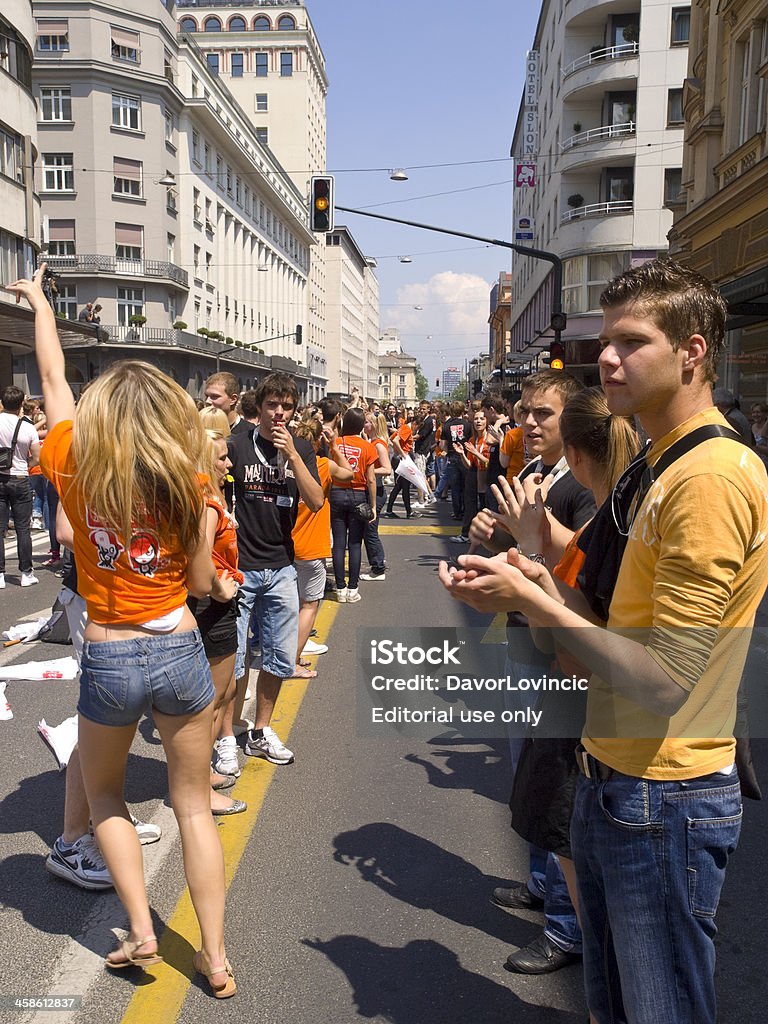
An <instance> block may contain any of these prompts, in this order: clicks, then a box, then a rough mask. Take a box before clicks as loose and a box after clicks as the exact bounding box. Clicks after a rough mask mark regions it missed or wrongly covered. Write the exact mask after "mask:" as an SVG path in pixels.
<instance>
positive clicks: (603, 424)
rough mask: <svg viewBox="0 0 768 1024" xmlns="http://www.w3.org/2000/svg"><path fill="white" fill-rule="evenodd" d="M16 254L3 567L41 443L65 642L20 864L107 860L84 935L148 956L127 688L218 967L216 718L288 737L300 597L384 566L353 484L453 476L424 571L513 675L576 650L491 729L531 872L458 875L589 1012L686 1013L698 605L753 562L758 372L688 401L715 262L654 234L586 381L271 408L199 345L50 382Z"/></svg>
mask: <svg viewBox="0 0 768 1024" xmlns="http://www.w3.org/2000/svg"><path fill="white" fill-rule="evenodd" d="M43 273H44V271H43V270H41V271H40V272H38V274H37V275H36V278H35V279H34V281H32V282H30V281H18V282H16V284H14V285H12V286H11V288H12V289H13V290H15V291H16V293H17V295H19V296H23V297H25V298H27V299H28V301H29V302H30V305H31V306H32V308H33V310H34V311H35V315H36V350H37V359H38V365H39V369H40V375H41V380H42V383H43V398H44V408H45V418H44V420H42V419H40V421H39V422H38V425H37V426H35V424H34V417H33V416H32V414H33V413H34V414H35V415H36V410H32V409H30V410H28V411H29V413H30V415H31V418H30V420H25V419H24V418H23V415H22V414H23V412H24V405H23V403H24V396H23V394H22V393H21V392H20V391H18V389H13V388H6V390H5V392H4V393H3V406H4V411H3V413H2V414H0V452H2V448H3V446H5V447H10V448H11V449H12V452H11V458H12V461H11V463H9V464H10V465H11V466H12V470H13V471H12V472H11V473H10V474H8V476H9V477H10V482H9V481H6V478H5V477H4V476H3V475H2V473H0V514H2V515H4V516H5V519H4V520H0V526H2V527H3V532H4V528H5V526H7V511H5V512H3V509H4V508H6V509H10V510H11V511H12V512H13V515H14V519H15V521H16V530H17V535H18V541H19V564H20V569H21V571H22V585H28V584H25V583H24V574H25V573H31V569H32V564H31V545H30V543H29V541H28V537H29V530H28V528H27V530H26V532H25V530H24V528H23V526H22V529H19V527H20V525H22V524H23V522H24V521H25V516H27V505H28V506H29V510H28V511H29V516H28V518H27V526H28V522H29V519H30V518H31V514H32V490H31V487H30V485H29V480H28V479H27V478H26V474H28V473H29V471H30V468H31V467H34V465H35V464H36V463H38V462H39V463H40V465H41V468H42V472H43V474H44V479H45V480H47V481H48V483H47V485H46V486H47V487H51V489H52V490H53V491H54V493H55V495H56V500H55V501H54V502H53V503H49V517H52V518H53V520H54V522H53V527H52V528H53V529H54V530H55V537H56V546H57V550H58V548H59V547H60V546H61V545H63V546H64V547H65V548H67V549H69V550H71V551H73V552H74V560H72V561H71V562H70V564H69V565H68V566H67V568H66V577H65V579H64V587H63V591H62V602H63V603H64V604H65V607H66V610H67V617H68V620H69V623H70V632H71V635H72V638H73V642H74V644H75V651H76V654H77V657H78V659H79V662H80V667H81V681H80V698H79V701H78V708H77V710H78V715H79V726H78V745H77V747H76V749H75V751H74V752H73V755H72V757H71V758H70V762H69V766H68V771H67V784H66V800H65V808H64V823H63V831H62V834H61V836H60V837H59V838H58V839H57V840H56V842H55V844H54V847H53V849H52V850H51V853H50V855H49V857H48V860H47V867H48V868H49V870H50V871H51V872H52V873H53V874H56V875H58V876H59V877H62V878H65V879H67V880H68V881H70V882H73V883H74V884H77V885H80V886H83V887H84V888H88V889H103V888H109V887H112V886H114V887H115V889H116V891H117V893H118V895H119V896H120V898H121V900H122V902H123V904H124V907H125V909H126V913H127V915H128V919H129V931H128V935H127V937H126V939H125V940H124V941H122V942H121V943H120V944H119V946H118V948H117V949H116V950H114V951H113V952H112V953H110V954H109V955H108V956H107V959H106V966H107V967H108V968H109V969H122V968H124V967H127V966H130V965H138V966H141V967H147V966H151V965H152V964H156V963H158V962H160V960H161V959H162V958H161V955H160V954H159V952H158V943H157V939H156V937H155V935H154V933H153V930H152V922H151V916H150V911H149V904H148V901H147V895H146V891H145V887H144V880H143V874H142V861H141V852H140V846H141V844H142V843H147V842H154V841H156V840H157V839H159V838H160V834H159V830H158V829H157V828H156V827H155V826H153V825H152V824H151V823H146V822H141V821H139V820H138V819H136V818H135V817H133V816H132V815H131V813H130V811H129V810H128V808H127V807H126V805H125V802H124V796H123V787H124V775H125V766H126V760H127V757H128V752H129V750H130V746H131V743H132V741H133V738H134V735H135V731H136V727H137V724H138V721H139V719H140V718H141V716H142V714H143V713H144V712H145V711H147V710H148V709H149V708H150V707H151V709H152V712H153V715H154V721H155V724H156V726H157V729H158V731H159V733H160V737H161V740H162V742H163V746H164V748H165V752H166V757H167V760H168V769H169V784H170V790H171V800H172V805H173V809H174V812H175V814H176V817H177V819H178V822H179V829H180V834H181V839H182V846H183V852H184V868H185V873H186V877H187V882H188V885H189V890H190V894H191V898H192V902H193V905H194V907H195V911H196V913H197V916H198V921H199V924H200V931H201V938H202V942H201V949H200V950H199V951H198V952H197V953H196V954H195V967H196V969H197V970H198V971H199V972H200V973H202V974H203V975H205V976H206V977H207V979H208V981H209V984H210V987H211V990H212V993H213V995H214V996H216V997H217V998H226V997H228V996H231V995H233V994H234V993H235V991H236V984H235V980H234V973H233V970H232V968H231V966H230V964H229V961H228V959H227V956H226V951H225V944H224V895H225V886H224V868H223V859H222V854H221V847H220V843H219V840H218V837H217V833H216V829H215V825H214V818H215V817H216V816H220V815H233V814H238V813H241V812H242V811H244V810H245V809H246V808H245V804H244V803H243V801H241V800H236V799H234V798H232V797H231V796H228V795H227V793H226V790H227V789H229V788H230V787H231V786H232V785H234V782H235V779H236V778H237V776H238V775H239V774H240V771H241V767H240V760H239V749H240V748H239V746H238V742H237V740H238V737H239V736H243V735H244V737H245V746H244V752H245V754H246V756H254V757H259V758H264V759H266V760H267V761H269V762H270V763H272V764H275V765H286V764H290V763H291V762H292V761H293V760H294V753H293V751H291V750H289V749H288V748H287V747H286V746H285V744H284V743H283V741H282V739H281V738H280V737H279V736H278V734H277V733H276V732H275V730H274V729H273V728H272V720H273V717H274V711H275V705H276V703H277V701H278V698H279V695H280V692H281V688H282V686H283V683H284V682H285V681H286V680H288V679H293V678H311V677H312V676H314V675H315V674H316V672H315V670H314V669H313V668H312V667H311V663H310V662H308V661H307V658H308V657H309V656H310V655H320V654H323V653H325V652H326V651H327V649H328V648H327V646H326V645H325V644H320V643H318V642H317V641H315V640H314V639H313V638H312V632H313V626H314V622H315V617H316V615H317V611H318V608H319V605H320V602H321V601H322V600H323V598H324V597H329V598H332V599H334V600H336V601H338V602H339V603H341V604H349V603H357V602H359V601H360V600H361V598H362V596H363V595H362V594H361V589H360V582H361V581H364V582H366V583H368V582H376V581H382V580H385V579H386V571H387V562H386V556H385V551H384V545H383V542H382V538H381V536H380V535H379V531H378V522H379V519H380V518H382V517H389V518H398V517H399V516H400V515H401V514H403V513H404V515H405V516H406V517H407V518H415V517H418V516H419V515H421V513H422V512H423V510H424V509H425V508H427V507H428V506H430V505H432V504H434V503H436V502H438V501H440V500H443V501H448V500H450V502H451V515H452V517H453V519H454V520H455V521H456V522H457V524H458V523H460V524H461V525H460V527H457V528H458V529H460V532H459V533H458V534H457V535H456V536H454V537H452V538H451V541H452V542H456V543H458V544H462V545H466V546H468V552H467V554H462V555H460V556H459V559H458V567H457V565H456V563H454V564H453V565H451V566H449V565H448V563H442V564H441V567H440V579H441V582H442V584H443V586H444V588H445V590H446V592H447V593H448V594H449V595H450V596H451V597H452V598H454V599H456V600H458V601H460V602H464V603H466V604H468V605H470V606H471V607H473V608H474V609H476V610H477V611H480V612H484V613H488V614H494V615H495V614H498V613H499V612H506V613H507V666H506V671H507V673H508V674H509V675H510V677H517V678H522V677H538V676H542V675H552V674H553V673H555V674H556V673H561V674H562V675H563V676H574V677H585V678H588V679H589V680H590V682H589V688H588V692H587V695H586V701H585V703H584V706H583V707H576V708H575V710H574V708H571V713H570V717H569V719H568V721H569V724H570V729H569V730H568V729H566V730H564V732H565V733H566V734H565V735H564V736H563V737H561V738H554V739H553V738H549V739H545V738H535V737H534V736H532V735H528V736H525V737H522V738H520V737H517V736H510V741H509V748H510V761H511V780H510V781H511V785H510V788H511V796H510V808H511V812H512V826H513V828H514V829H515V830H516V831H517V832H518V833H519V834H520V835H521V836H522V837H523V838H524V839H525V840H527V841H528V843H529V851H530V863H529V875H528V878H527V880H526V881H525V882H523V883H521V884H520V883H518V884H512V885H510V886H507V887H500V888H497V889H495V890H494V891H493V893H492V894H489V895H490V897H491V900H492V902H493V903H494V904H495V905H496V906H498V907H500V908H501V909H503V910H505V911H511V912H514V911H516V910H518V909H523V910H540V911H542V913H543V917H544V920H543V927H542V930H541V933H540V934H539V935H538V936H537V937H536V939H535V940H534V941H533V942H531V943H530V944H529V945H528V946H527V947H526V948H524V949H521V950H519V951H517V952H515V953H513V954H511V955H510V957H509V958H508V960H507V964H506V966H507V968H508V969H509V970H510V971H515V972H518V973H522V974H546V973H550V972H553V971H557V970H559V969H560V968H562V967H564V966H566V965H568V964H571V963H574V962H576V961H578V960H582V961H583V965H584V981H585V994H586V1000H587V1004H588V1007H589V1012H590V1020H591V1021H592V1022H593V1024H595V1022H596V1024H619V1022H623V1021H627V1022H631V1024H656V1022H658V1021H662V1020H664V1021H666V1020H669V1021H675V1022H676V1024H694V1022H695V1024H707V1022H713V1024H714V1021H715V1019H716V1009H715V996H714V944H713V940H714V935H715V926H714V916H715V913H716V910H717V904H718V900H719V895H720V890H721V888H722V884H723V880H724V876H725V869H726V864H727V861H728V858H729V856H730V855H731V853H732V852H733V850H734V849H735V847H736V843H737V841H738V835H739V827H740V822H741V794H742V791H745V792H748V791H749V785H750V778H749V773H748V765H749V759H748V756H746V755H745V751H744V746H743V744H740V745H737V744H736V741H735V739H734V719H735V712H736V696H737V692H738V690H739V685H740V681H741V675H742V670H743V667H744V662H745V658H746V647H745V644H744V638H745V637H748V632H749V631H748V629H743V628H739V629H730V628H728V627H748V626H750V625H751V624H752V623H753V621H754V616H755V612H756V609H757V605H758V603H759V601H760V599H761V598H762V596H763V594H764V592H765V589H766V584H768V547H767V544H768V541H767V540H766V538H767V537H768V475H766V472H765V465H764V463H765V457H766V456H768V428H767V427H766V424H767V423H768V406H765V405H756V406H754V407H753V409H752V423H751V425H750V424H749V423H748V421H746V418H745V417H744V416H743V415H742V414H740V417H741V419H743V420H744V421H745V422H746V423H747V426H748V428H749V432H748V434H747V431H746V430H745V429H744V424H742V423H741V420H740V419H739V417H734V415H733V410H734V408H735V406H736V403H735V400H733V396H732V395H730V394H729V393H725V394H721V393H718V391H716V392H715V394H714V401H713V392H712V385H713V383H714V381H715V367H716V364H717V361H718V358H719V355H720V352H721V350H722V345H723V337H724V327H725V307H724V304H723V302H722V300H721V298H720V296H719V294H718V293H717V291H716V290H715V289H714V288H713V287H712V286H711V285H710V284H709V283H708V282H707V281H705V280H704V279H703V278H701V277H700V276H698V275H696V274H694V273H692V272H689V271H687V270H685V269H683V268H681V267H679V266H677V265H675V264H674V263H671V262H669V261H653V262H651V263H648V264H646V265H645V266H643V267H640V268H636V269H633V270H632V271H629V272H628V273H626V274H624V275H622V276H621V277H620V278H617V279H616V280H615V281H614V282H612V283H611V284H610V285H609V286H608V288H607V289H606V291H605V292H604V293H603V296H602V298H601V303H602V306H603V309H604V326H603V331H602V333H601V355H600V359H599V365H600V373H601V381H602V386H601V387H599V388H585V387H584V385H583V384H582V383H581V382H580V381H579V380H577V379H576V378H575V377H573V376H571V375H570V374H568V373H565V372H562V371H552V370H548V371H544V372H541V373H537V374H534V375H532V376H530V377H528V378H527V379H526V380H525V381H524V382H523V387H522V393H521V392H519V391H518V392H514V391H505V392H502V394H501V395H500V396H495V395H489V396H485V397H482V398H479V399H478V400H476V401H474V402H466V403H465V402H450V403H443V402H434V403H430V402H428V401H423V402H421V403H420V405H419V406H418V408H414V409H409V408H407V407H400V408H398V407H396V406H395V405H394V404H393V403H390V404H386V405H384V406H379V405H377V404H376V403H371V404H370V405H368V404H366V403H365V402H364V401H363V400H362V399H361V398H360V396H359V395H355V396H353V400H352V402H351V403H350V404H349V405H342V403H341V402H339V401H338V400H336V399H332V398H327V399H323V400H322V401H320V402H319V403H318V404H317V406H308V407H304V408H302V407H300V403H299V395H298V392H297V389H296V384H295V382H294V380H293V378H291V377H290V376H288V375H286V374H283V373H272V374H270V375H269V376H267V377H266V378H265V379H264V380H262V381H261V382H260V383H259V384H258V386H257V387H256V388H255V389H254V390H251V391H246V392H244V393H242V394H241V392H240V386H239V383H238V381H237V379H236V378H235V377H234V376H233V375H231V374H229V373H215V374H214V375H213V376H211V377H210V378H209V379H208V381H207V382H206V384H205V401H204V402H200V403H198V407H196V405H195V402H194V401H193V400H192V399H191V398H190V397H189V396H188V395H187V394H186V393H185V392H184V391H183V390H182V389H181V388H180V387H178V385H176V384H175V383H174V382H173V381H171V380H170V379H169V378H167V377H165V376H164V375H163V374H161V373H160V372H159V371H157V370H156V369H154V368H153V367H151V366H149V365H148V364H146V363H142V362H138V361H126V362H122V363H117V364H115V365H113V366H112V367H111V368H110V369H109V370H107V371H106V372H105V373H103V374H102V375H101V376H100V377H99V378H97V379H96V380H95V381H94V382H92V383H91V384H90V385H89V386H88V387H87V388H86V389H84V390H83V393H82V395H81V397H80V400H79V402H78V404H77V406H75V402H74V399H73V396H72V393H71V390H70V388H69V385H68V384H67V382H66V378H65V375H64V359H63V354H62V351H61V347H60V344H59V341H58V337H57V334H56V329H55V322H54V319H53V314H52V312H51V309H50V305H49V304H48V303H47V301H46V298H45V295H44V293H43V290H42V288H41V281H42V274H43ZM17 391H18V395H17V394H16V392H17ZM716 406H717V407H716ZM724 406H727V407H724ZM719 410H721V411H719ZM737 411H738V410H737ZM729 413H730V415H729ZM6 421H7V422H6ZM116 421H117V422H119V423H120V424H121V425H122V427H121V430H120V431H114V430H110V429H107V425H108V424H109V423H114V422H116ZM18 424H20V426H18ZM11 428H13V437H11V436H9V437H7V438H6V436H5V435H6V434H8V433H9V430H10V429H11ZM641 439H642V440H641ZM41 442H42V444H41ZM761 460H762V461H761ZM21 469H24V470H25V471H26V472H25V473H23V472H17V470H21ZM20 480H23V484H22V483H19V482H18V481H20ZM388 487H389V492H388V491H387V488H388ZM3 488H5V489H3ZM14 488H15V489H17V490H19V491H21V490H22V489H23V490H24V501H23V502H22V501H21V500H20V499H19V497H18V495H16V496H14ZM412 488H415V489H416V491H417V493H418V498H417V500H412ZM398 498H401V499H402V509H403V513H401V512H399V511H396V510H395V509H396V507H398V506H397V499H398ZM3 502H4V503H5V504H3ZM713 517H716V518H717V520H718V543H717V545H716V549H713V545H712V544H711V530H712V522H713ZM52 536H53V535H52ZM363 548H365V551H366V554H367V558H368V563H369V568H368V571H367V572H363V571H362V552H363ZM52 549H53V539H52ZM483 549H484V550H483ZM0 580H2V581H3V582H4V577H2V576H0ZM722 627H725V628H722ZM251 664H256V665H258V668H259V671H258V680H257V683H256V686H255V712H254V715H253V719H252V720H249V719H247V718H246V717H245V705H246V699H247V691H248V687H249V670H250V667H251ZM547 703H548V698H547V697H545V698H544V699H543V703H542V705H541V710H542V711H543V712H546V711H547ZM751 781H752V783H753V782H754V780H751Z"/></svg>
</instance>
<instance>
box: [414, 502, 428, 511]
mask: <svg viewBox="0 0 768 1024" xmlns="http://www.w3.org/2000/svg"><path fill="white" fill-rule="evenodd" d="M411 508H417V509H423V508H426V505H425V504H424V502H423V501H412V502H411Z"/></svg>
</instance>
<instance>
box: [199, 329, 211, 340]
mask: <svg viewBox="0 0 768 1024" xmlns="http://www.w3.org/2000/svg"><path fill="white" fill-rule="evenodd" d="M197 333H198V334H199V335H200V336H201V337H203V338H207V337H208V336H209V335H210V333H211V332H210V331H209V330H208V328H207V327H198V328H197Z"/></svg>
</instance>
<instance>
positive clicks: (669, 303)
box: [600, 259, 728, 384]
mask: <svg viewBox="0 0 768 1024" xmlns="http://www.w3.org/2000/svg"><path fill="white" fill-rule="evenodd" d="M600 305H601V306H602V307H603V309H614V308H615V307H616V306H624V305H629V306H632V307H633V309H632V315H633V316H638V317H643V316H647V317H648V318H649V319H650V320H651V321H652V322H653V323H654V324H655V325H656V327H658V329H659V330H660V331H663V332H664V334H665V335H666V336H667V338H668V339H669V343H670V345H671V346H672V349H673V351H675V352H676V351H677V350H678V349H679V348H680V346H681V345H682V344H683V343H684V342H685V341H687V340H688V338H690V337H691V336H692V335H693V334H700V335H701V336H702V337H703V338H704V340H705V341H706V343H707V353H706V356H705V357H704V362H703V364H702V365H703V369H704V378H705V380H707V381H709V383H710V384H713V383H714V382H715V380H716V379H717V374H716V370H717V363H718V360H719V358H720V353H721V351H722V348H723V342H724V339H725V321H726V317H727V315H728V308H727V306H726V304H725V300H724V299H723V297H722V296H721V294H720V292H719V291H718V290H717V288H716V287H715V286H714V285H713V284H712V282H711V281H709V280H707V278H706V277H703V276H702V275H701V274H698V273H697V272H696V271H695V270H690V269H689V268H688V267H684V266H682V264H680V263H675V261H674V260H670V259H658V260H649V261H648V263H643V264H642V266H640V267H633V268H632V269H631V270H627V271H626V272H625V273H624V274H620V275H619V276H618V277H615V278H614V279H613V281H611V283H610V284H609V285H608V287H607V288H606V289H605V291H604V292H603V294H602V295H601V296H600Z"/></svg>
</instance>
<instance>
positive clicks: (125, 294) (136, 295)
mask: <svg viewBox="0 0 768 1024" xmlns="http://www.w3.org/2000/svg"><path fill="white" fill-rule="evenodd" d="M132 316H144V289H143V288H126V287H121V286H120V285H118V288H117V322H118V324H120V326H121V327H127V326H128V320H129V318H130V317H132Z"/></svg>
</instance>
